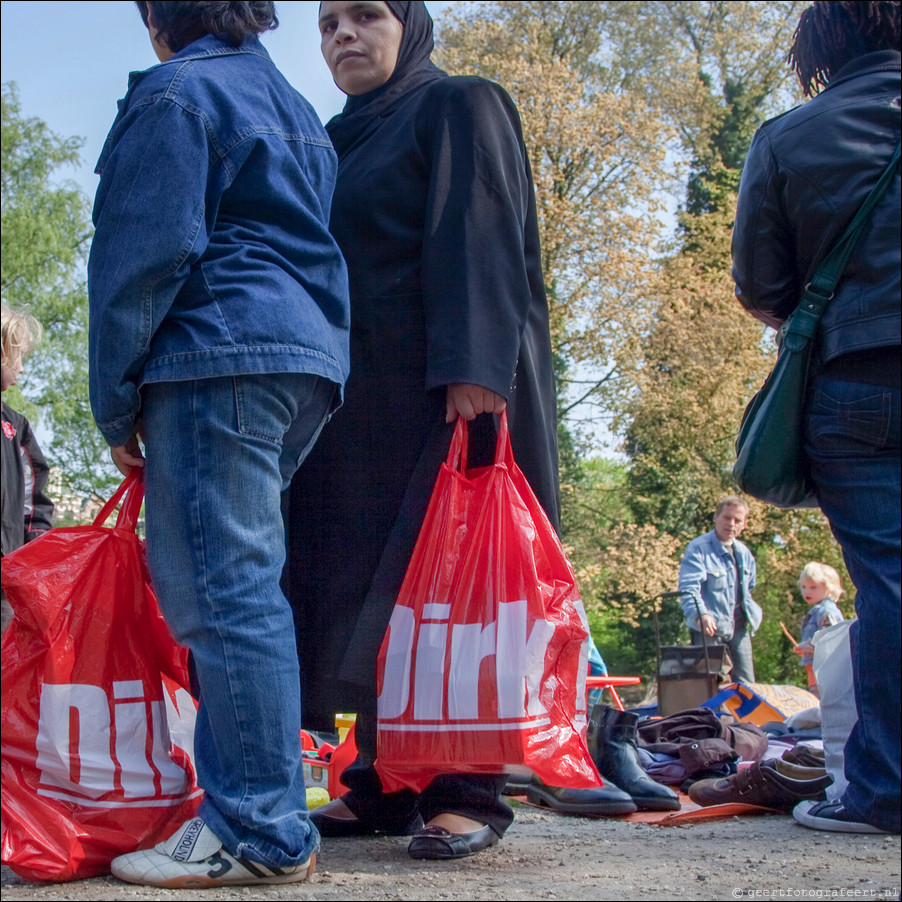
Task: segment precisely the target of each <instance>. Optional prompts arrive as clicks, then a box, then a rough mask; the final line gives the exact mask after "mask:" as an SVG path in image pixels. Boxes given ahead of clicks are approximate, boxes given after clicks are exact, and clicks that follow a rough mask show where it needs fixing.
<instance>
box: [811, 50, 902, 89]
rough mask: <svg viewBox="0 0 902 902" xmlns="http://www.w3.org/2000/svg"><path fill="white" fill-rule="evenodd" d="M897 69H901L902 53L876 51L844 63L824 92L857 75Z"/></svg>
mask: <svg viewBox="0 0 902 902" xmlns="http://www.w3.org/2000/svg"><path fill="white" fill-rule="evenodd" d="M899 68H902V53H900V51H898V50H877V51H875V52H874V53H866V54H865V55H864V56H859V57H856V58H855V59H853V60H851V61H850V62H848V63H846V64H845V66H843V67H842V68H841V69H840V70H839V71H838V72H837V73H836V75H834V76H833V78H831V79H830V84H828V85H827V87H826V88H824V90H825V91H829V90H830V88H832V87H834V86H835V85H837V84H839V82H841V81H846V79H849V78H855V77H856V76H858V75H865V74H867V73H870V72H880V71H892V70H893V69H899Z"/></svg>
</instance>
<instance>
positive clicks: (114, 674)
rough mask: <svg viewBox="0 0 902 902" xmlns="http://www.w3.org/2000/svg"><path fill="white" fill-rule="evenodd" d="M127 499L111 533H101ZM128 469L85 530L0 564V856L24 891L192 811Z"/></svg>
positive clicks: (184, 730) (180, 723)
mask: <svg viewBox="0 0 902 902" xmlns="http://www.w3.org/2000/svg"><path fill="white" fill-rule="evenodd" d="M123 495H124V496H125V500H124V502H123V504H122V509H121V510H120V512H119V516H118V519H117V521H116V526H115V528H105V527H104V526H103V524H104V523H105V522H106V519H107V517H108V516H109V515H110V513H111V512H112V511H113V509H114V508H115V506H116V504H117V503H118V501H119V500H120V499H121V498H122V497H123ZM143 495H144V490H143V481H142V472H141V471H140V470H133V471H132V473H131V474H130V475H129V477H128V478H127V479H126V480H125V481H124V482H123V483H122V485H121V486H120V487H119V489H118V490H117V492H116V493H115V495H114V496H113V497H112V498H111V499H110V501H109V502H108V503H107V504H106V506H105V507H104V508H103V510H101V512H100V514H99V515H98V516H97V519H96V520H95V521H94V524H93V525H92V526H76V527H67V528H61V529H53V530H51V531H50V532H48V533H46V534H45V535H43V536H41V537H40V538H38V539H35V540H34V541H33V542H30V543H29V544H27V545H25V546H23V547H22V548H20V549H18V550H17V551H15V552H13V553H12V554H10V555H7V556H6V557H4V559H3V588H4V590H5V591H6V594H7V597H8V599H9V601H10V603H11V604H12V607H13V610H14V612H15V617H14V618H13V621H12V623H11V624H10V626H9V628H8V629H7V631H6V633H4V636H3V641H2V645H0V654H2V675H3V686H2V696H0V700H2V726H3V738H2V753H3V754H2V810H3V828H2V858H3V863H4V864H9V865H10V866H11V867H12V869H13V870H14V871H15V872H16V873H17V874H19V875H20V876H22V877H25V878H26V879H29V880H57V881H59V880H75V879H80V878H83V877H89V876H92V875H95V874H103V873H106V872H108V871H109V863H110V861H111V860H112V859H113V858H115V857H116V856H117V855H119V854H121V853H123V852H130V851H133V850H134V849H136V848H137V847H138V846H146V845H150V844H152V843H154V842H157V841H158V840H160V839H164V838H165V837H166V836H167V835H169V834H170V833H172V832H173V831H174V830H175V829H176V827H177V826H178V825H179V824H180V823H182V822H183V821H184V820H187V819H188V818H189V817H191V816H192V815H193V814H194V812H195V810H196V806H197V803H198V801H199V795H200V790H198V788H197V785H196V782H195V778H194V768H193V765H192V763H191V757H190V755H191V747H192V739H193V732H194V718H195V715H196V707H195V704H194V701H193V700H192V698H191V696H190V695H189V693H188V691H187V690H186V688H185V687H187V686H188V674H187V652H185V651H184V650H183V649H181V648H179V647H178V646H177V645H176V644H175V642H174V641H173V639H172V637H171V635H170V633H169V630H168V628H167V626H166V624H165V622H164V620H163V617H162V615H161V614H160V611H159V608H158V606H157V601H156V598H155V597H154V594H153V591H152V590H151V588H150V585H149V582H148V575H147V568H146V565H145V562H144V552H143V545H142V542H141V540H140V539H139V538H138V536H137V535H136V534H135V526H136V523H137V520H138V514H139V511H140V508H141V502H142V499H143Z"/></svg>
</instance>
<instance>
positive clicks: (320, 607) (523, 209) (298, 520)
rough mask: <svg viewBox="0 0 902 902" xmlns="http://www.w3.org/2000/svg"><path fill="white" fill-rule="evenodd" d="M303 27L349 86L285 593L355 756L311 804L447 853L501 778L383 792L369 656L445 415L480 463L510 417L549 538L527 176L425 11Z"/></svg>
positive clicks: (356, 16) (327, 828)
mask: <svg viewBox="0 0 902 902" xmlns="http://www.w3.org/2000/svg"><path fill="white" fill-rule="evenodd" d="M319 27H320V32H321V36H322V51H323V56H324V57H325V59H326V62H327V63H328V65H329V68H330V70H331V72H332V75H333V77H334V79H335V82H336V84H337V85H338V86H339V87H340V88H341V89H342V90H343V91H344V92H345V93H346V94H348V95H349V96H348V101H347V104H346V106H345V108H344V110H343V112H342V113H341V114H340V115H338V116H336V117H335V118H334V119H333V120H332V121H331V122H329V123H328V125H327V130H328V132H329V135H330V137H331V138H332V142H333V144H334V146H335V149H336V150H337V152H338V156H339V172H338V183H337V187H336V192H335V197H334V201H333V208H332V215H331V229H332V232H333V234H334V235H335V237H336V239H337V240H338V243H339V246H340V247H341V249H342V252H343V253H344V255H345V258H346V260H347V263H348V269H349V275H350V281H351V376H350V381H349V382H348V385H347V390H346V402H345V406H344V407H343V408H342V409H341V410H340V411H338V412H337V414H336V415H335V416H334V418H333V420H332V422H331V423H330V425H329V426H328V428H327V429H326V430H325V431H324V433H323V436H322V438H321V442H320V443H318V445H317V447H316V448H315V449H314V451H313V453H312V454H311V456H310V458H309V459H308V461H307V462H306V463H305V468H304V471H303V472H302V473H300V474H299V477H298V478H296V480H295V482H294V484H293V486H292V493H291V498H290V504H289V514H288V522H289V564H288V567H287V570H286V588H287V592H288V595H289V597H290V598H291V599H292V601H293V604H294V606H295V612H296V622H297V626H298V635H299V651H300V659H301V673H302V681H303V687H304V696H303V698H304V705H305V708H304V712H303V722H304V724H305V726H306V727H307V728H308V729H320V730H323V729H331V728H332V724H333V722H334V715H335V712H337V711H355V712H356V713H357V725H356V739H357V745H358V758H357V760H356V762H355V763H354V764H353V765H352V766H351V767H350V768H348V769H347V770H346V771H345V772H344V775H343V780H344V782H345V783H346V784H347V785H348V786H350V787H351V792H350V793H349V794H347V795H346V796H344V797H343V798H342V799H341V800H335V801H333V802H331V803H329V805H327V806H323V807H321V808H318V809H316V810H315V811H314V812H313V815H312V816H313V819H314V822H315V823H316V825H317V826H318V828H319V829H320V832H321V833H323V835H326V836H349V835H361V834H367V833H374V832H384V833H390V834H398V835H409V834H410V833H417V835H415V836H414V838H413V840H412V841H411V843H410V847H409V850H408V851H409V852H410V854H411V855H412V856H414V857H418V858H458V857H462V856H465V855H469V854H472V853H474V852H477V851H480V850H481V849H484V848H486V847H487V846H490V845H492V844H493V843H495V842H497V840H498V838H499V837H500V836H501V835H502V834H503V833H504V831H505V830H506V829H507V827H508V826H509V825H510V823H511V821H512V819H513V813H512V811H511V809H510V808H509V807H508V806H507V804H506V803H505V802H504V801H503V800H502V796H501V792H502V789H503V787H504V784H505V781H506V778H505V776H504V775H499V774H487V775H473V774H448V775H446V776H443V777H440V778H438V779H436V780H434V781H433V782H432V783H431V784H430V786H429V787H428V788H427V789H426V791H425V792H423V793H422V794H420V795H419V796H417V795H416V794H415V793H414V792H413V791H411V790H404V791H401V792H398V793H392V794H390V795H389V794H384V793H383V792H382V788H381V783H380V781H379V777H378V774H377V773H376V770H375V768H374V766H373V763H374V760H375V757H376V659H377V655H378V651H379V646H380V644H381V641H382V638H383V636H384V634H385V630H386V627H387V625H388V622H389V618H390V616H391V611H392V608H393V606H394V603H395V599H396V597H397V595H398V591H399V589H400V587H401V583H402V580H403V578H404V573H405V570H406V568H407V564H408V562H409V560H410V556H411V553H412V551H413V547H414V544H415V542H416V539H417V535H418V532H419V529H420V525H421V523H422V521H423V518H424V516H425V512H426V508H427V505H428V502H429V497H430V494H431V492H432V488H433V486H434V484H435V478H436V475H437V473H438V470H439V467H440V465H441V463H442V462H443V461H444V459H445V456H446V454H447V451H448V447H449V444H450V440H451V434H452V431H453V426H454V422H455V421H456V419H457V417H458V416H462V417H464V418H465V419H466V420H468V421H470V430H469V431H470V438H469V441H470V459H471V461H472V462H473V465H474V466H478V465H479V464H480V463H483V464H485V463H489V462H490V461H491V460H492V455H493V453H494V445H495V419H494V415H497V414H500V413H501V412H502V411H504V410H505V409H506V410H507V414H508V418H509V423H510V430H511V437H512V442H513V447H514V454H515V457H516V459H517V462H518V463H519V465H520V467H521V468H522V470H523V471H524V473H525V474H526V477H527V479H528V481H529V483H530V485H531V486H532V488H533V490H534V491H535V493H536V495H537V496H538V498H539V501H540V503H541V504H542V506H543V508H544V510H545V512H546V513H547V514H548V517H549V519H550V520H551V523H552V524H553V525H554V527H555V529H557V530H558V531H559V529H560V498H559V485H558V473H557V468H558V456H557V423H556V406H555V385H554V375H553V372H552V352H551V340H550V333H549V323H548V305H547V301H546V298H545V290H544V284H543V278H542V271H541V264H540V254H539V235H538V226H537V218H536V208H535V199H534V192H533V183H532V177H531V173H530V168H529V162H528V160H527V156H526V149H525V147H524V144H523V138H522V134H521V129H520V121H519V117H518V114H517V111H516V108H515V107H514V104H513V102H512V101H511V99H510V98H509V97H508V95H507V94H506V93H505V91H504V90H503V89H502V88H500V87H499V86H498V85H496V84H493V83H492V82H489V81H486V80H484V79H481V78H471V77H454V78H450V77H448V76H447V75H446V74H445V73H444V72H442V71H441V70H440V69H438V68H436V67H435V66H434V65H433V63H432V62H431V61H430V53H431V51H432V48H433V39H432V20H431V18H430V17H429V13H428V12H427V10H426V7H425V4H424V3H422V2H388V3H382V2H361V3H356V2H355V3H349V2H324V3H322V4H321V6H320V15H319ZM309 599H315V600H316V601H315V603H309ZM597 792H599V793H604V792H606V790H604V789H602V790H597ZM421 818H422V820H421ZM423 821H425V822H426V827H425V828H423V829H420V828H422V824H423ZM418 831H419V832H418Z"/></svg>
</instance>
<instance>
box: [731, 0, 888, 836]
mask: <svg viewBox="0 0 902 902" xmlns="http://www.w3.org/2000/svg"><path fill="white" fill-rule="evenodd" d="M899 7H900V3H899V2H898V0H896V2H825V0H818V2H815V3H813V4H812V5H811V6H810V7H809V8H808V9H806V10H805V12H803V13H802V17H801V19H800V21H799V24H798V28H797V29H796V33H795V39H794V43H793V45H792V49H791V50H790V52H789V61H790V63H791V65H792V66H793V68H794V69H795V72H796V74H797V75H798V78H799V82H800V84H801V86H802V91H803V92H804V93H805V95H806V96H808V97H810V98H811V100H810V101H809V102H808V103H806V104H804V105H802V106H800V107H797V108H796V109H793V110H790V111H789V112H788V113H784V114H783V115H782V116H778V117H776V118H775V119H772V120H770V121H769V122H766V123H765V124H764V125H763V126H762V127H761V128H760V129H759V130H758V132H757V134H756V135H755V138H754V140H753V142H752V146H751V149H750V150H749V155H748V160H747V161H746V164H745V169H744V171H743V175H742V182H741V184H740V189H739V199H738V207H737V212H736V226H735V230H734V233H733V278H734V280H735V282H736V293H737V295H738V297H739V300H740V302H741V303H742V304H743V306H745V307H746V309H747V310H749V312H750V313H752V314H753V315H754V316H756V317H757V318H758V319H760V320H761V321H762V322H765V323H767V324H768V325H770V326H773V327H774V328H779V327H780V326H781V325H782V324H783V323H784V322H785V321H786V319H787V318H788V317H789V316H790V315H791V314H792V313H793V311H794V310H795V307H796V305H797V304H798V302H799V297H800V296H801V294H802V291H803V289H804V286H805V285H807V284H808V282H809V280H810V279H811V277H812V275H813V273H814V272H815V271H816V270H817V268H818V266H819V264H820V263H821V261H822V260H823V259H824V257H825V256H826V254H828V253H829V251H830V249H831V248H832V247H833V246H834V244H835V243H836V241H837V240H838V239H839V237H840V236H841V235H842V234H843V232H844V231H845V230H846V228H847V227H848V225H849V223H850V222H851V221H852V219H853V218H854V216H855V214H856V213H857V211H858V209H859V207H860V206H861V204H862V203H863V201H864V199H865V198H866V197H867V196H868V194H869V193H870V191H871V189H872V188H873V187H874V185H875V184H876V183H877V181H878V180H879V179H880V177H881V175H882V174H883V172H884V170H885V169H886V168H887V166H888V165H889V163H890V160H891V158H892V156H893V153H894V152H896V150H897V148H898V146H899V135H900V53H899V38H900V28H899ZM899 204H900V180H899V169H898V164H897V165H896V171H895V177H894V179H893V181H892V182H891V184H890V187H889V189H888V190H887V192H886V195H885V196H884V197H882V198H881V200H880V201H879V203H878V204H877V206H876V207H875V209H874V211H873V213H872V215H871V219H870V221H869V223H868V225H867V227H866V229H865V232H864V235H863V238H862V240H861V242H860V243H859V244H858V246H857V248H856V250H855V251H854V253H853V254H852V256H851V258H850V260H849V263H848V265H847V266H846V269H845V271H844V273H843V276H842V278H841V279H840V281H839V283H838V284H837V287H836V290H835V293H834V296H833V298H832V299H831V300H830V301H829V304H828V305H827V307H826V309H825V311H824V314H823V315H822V316H821V318H820V320H819V323H818V330H817V334H816V336H815V341H814V345H813V351H812V367H811V372H810V373H809V391H808V397H807V400H806V407H805V410H804V412H803V416H804V421H805V430H806V434H805V454H806V457H807V462H808V472H809V476H810V478H811V482H812V484H813V486H814V491H815V494H816V496H817V499H818V502H819V504H820V506H821V509H822V510H823V512H824V514H825V515H826V517H827V519H828V520H829V522H830V527H831V529H832V530H833V534H834V536H835V537H836V539H837V541H838V542H839V544H840V546H841V547H842V551H843V556H844V558H845V563H846V568H847V569H848V571H849V575H850V576H851V578H852V581H853V582H854V584H855V587H856V589H857V590H858V594H857V598H856V602H855V607H856V612H857V614H858V619H857V621H856V622H855V623H854V624H853V625H852V627H851V631H850V638H851V647H852V668H853V675H854V689H855V704H856V707H857V710H858V721H857V723H856V724H855V726H854V728H853V730H852V733H851V735H850V737H849V739H848V742H847V743H846V747H845V773H846V776H847V778H848V780H849V786H848V788H847V789H846V790H845V792H844V793H843V795H842V797H841V798H840V799H838V800H835V801H831V802H802V803H800V805H799V806H797V808H796V809H795V811H794V812H793V814H794V816H795V818H796V820H798V821H799V822H800V823H802V824H804V825H805V826H807V827H814V828H817V829H821V830H833V831H843V832H861V833H863V832H868V833H874V832H890V833H899V826H900V796H902V792H900V757H902V742H900V728H899V708H900V539H902V537H900V518H899V508H900V498H902V488H900V367H899V349H900V301H899V299H900V295H902V284H900V282H902V279H900V223H899Z"/></svg>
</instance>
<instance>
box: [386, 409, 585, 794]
mask: <svg viewBox="0 0 902 902" xmlns="http://www.w3.org/2000/svg"><path fill="white" fill-rule="evenodd" d="M466 440H467V426H466V422H465V421H464V420H458V423H457V428H456V429H455V432H454V438H453V439H452V442H451V448H450V451H449V453H448V458H447V461H446V462H445V463H444V464H443V465H442V467H441V470H440V472H439V475H438V479H437V481H436V485H435V489H434V491H433V494H432V498H431V500H430V503H429V508H428V510H427V512H426V518H425V520H424V521H423V526H422V528H421V530H420V535H419V538H418V539H417V543H416V547H415V549H414V552H413V555H412V557H411V561H410V564H409V566H408V569H407V573H406V575H405V577H404V582H403V584H402V586H401V591H400V594H399V596H398V600H397V603H396V605H395V608H394V610H393V612H392V617H391V621H390V624H389V628H388V630H387V632H386V635H385V639H384V640H383V642H382V648H381V650H380V652H379V667H378V691H379V701H378V752H377V759H376V768H377V770H378V772H379V775H380V777H381V779H382V784H383V787H384V789H385V790H386V791H387V792H392V791H395V790H397V789H400V788H402V787H404V786H408V787H411V788H412V789H415V790H417V791H421V790H423V789H424V788H425V787H426V786H427V785H428V783H429V782H430V780H431V779H432V778H433V777H435V776H437V775H439V774H443V773H450V772H458V773H460V772H468V773H503V772H506V771H510V770H520V771H522V770H523V769H524V768H528V769H529V770H531V771H533V772H534V773H536V774H537V775H538V776H539V777H540V778H541V779H542V780H544V781H545V782H546V783H549V784H551V785H553V786H567V787H572V788H591V787H597V786H599V785H601V781H600V780H599V777H598V773H597V771H596V769H595V766H594V764H593V763H592V759H591V756H590V755H589V753H588V750H587V749H586V745H585V730H586V673H587V669H588V663H587V662H588V626H587V623H586V616H585V612H584V611H583V607H582V602H581V601H580V597H579V591H578V589H577V587H576V580H575V577H574V574H573V569H572V568H571V566H570V563H569V562H568V560H567V557H566V555H565V553H564V550H563V548H562V547H561V543H560V541H559V539H558V537H557V535H556V534H555V532H554V529H553V528H552V526H551V523H550V522H549V521H548V518H547V516H546V515H545V512H544V511H543V510H542V508H541V506H540V505H539V502H538V500H537V499H536V497H535V495H534V494H533V492H532V490H531V489H530V487H529V485H528V483H527V482H526V479H525V477H524V476H523V474H522V472H521V471H520V469H519V468H518V467H517V466H516V464H515V463H514V460H513V452H512V450H511V445H510V438H509V435H508V428H507V418H506V416H502V418H501V426H500V430H499V435H498V444H497V449H496V455H495V463H494V465H493V466H490V467H485V468H481V469H478V470H473V471H469V472H468V471H467V461H466V457H467V446H466Z"/></svg>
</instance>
